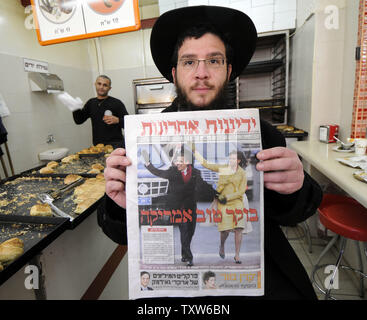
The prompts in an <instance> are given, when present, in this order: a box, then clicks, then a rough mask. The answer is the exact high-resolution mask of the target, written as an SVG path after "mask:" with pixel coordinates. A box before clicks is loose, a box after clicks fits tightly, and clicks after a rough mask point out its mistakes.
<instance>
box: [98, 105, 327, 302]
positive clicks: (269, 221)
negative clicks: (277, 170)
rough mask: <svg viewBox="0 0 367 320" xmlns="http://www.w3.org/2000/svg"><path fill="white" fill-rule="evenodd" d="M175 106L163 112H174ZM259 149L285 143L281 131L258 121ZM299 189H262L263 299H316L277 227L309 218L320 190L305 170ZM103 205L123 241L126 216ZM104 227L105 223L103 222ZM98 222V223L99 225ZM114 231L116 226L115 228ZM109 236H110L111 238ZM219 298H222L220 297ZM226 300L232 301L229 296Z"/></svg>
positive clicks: (110, 205)
mask: <svg viewBox="0 0 367 320" xmlns="http://www.w3.org/2000/svg"><path fill="white" fill-rule="evenodd" d="M175 111H178V110H177V106H176V105H172V106H170V107H168V108H167V109H166V110H164V112H175ZM261 138H262V145H263V149H269V148H273V147H277V146H283V147H285V146H286V143H285V139H284V137H283V136H282V134H281V133H280V132H279V131H277V130H276V129H275V128H274V127H273V126H271V125H270V124H269V123H267V122H265V121H261ZM304 174H305V179H304V183H303V186H302V188H301V189H300V190H299V191H297V192H295V193H294V194H291V195H281V194H279V193H277V192H274V191H271V190H268V189H266V188H265V190H264V217H265V218H264V219H265V220H264V250H265V296H264V297H263V299H313V300H315V299H317V298H316V294H315V292H314V289H313V287H312V284H311V282H310V280H309V277H308V275H307V272H306V270H305V269H304V267H303V265H302V263H301V262H300V261H299V259H298V257H297V255H296V253H295V252H294V250H293V248H292V247H291V245H290V244H289V242H288V240H287V239H286V237H285V236H284V234H283V232H282V230H281V228H280V226H289V225H295V224H297V223H299V222H302V221H305V220H306V219H307V218H309V217H311V216H312V215H313V214H314V213H315V212H316V209H317V208H318V206H319V205H320V203H321V200H322V190H321V188H320V186H319V185H318V184H317V182H315V181H314V180H313V179H312V178H311V177H310V176H309V175H308V174H307V173H306V172H305V173H304ZM104 200H105V202H104V203H103V208H104V210H106V211H105V215H106V217H108V219H109V221H110V222H111V225H114V224H115V225H116V224H118V225H119V227H118V236H117V234H115V235H114V238H115V239H118V240H119V241H117V242H118V243H122V244H127V236H126V215H125V212H124V210H123V209H121V208H120V207H118V206H117V205H116V204H115V202H113V201H112V200H111V199H110V198H109V197H107V196H105V199H104ZM103 224H104V228H106V227H107V225H108V224H109V222H107V221H105V222H104V223H103ZM103 224H102V225H103ZM116 230H117V229H116ZM111 238H112V237H111ZM222 298H223V297H222ZM230 299H232V300H236V299H234V298H233V297H231V298H230Z"/></svg>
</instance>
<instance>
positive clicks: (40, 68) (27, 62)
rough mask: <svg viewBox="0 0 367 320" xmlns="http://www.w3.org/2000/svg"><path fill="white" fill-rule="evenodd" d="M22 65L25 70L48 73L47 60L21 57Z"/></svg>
mask: <svg viewBox="0 0 367 320" xmlns="http://www.w3.org/2000/svg"><path fill="white" fill-rule="evenodd" d="M23 67H24V71H26V72H42V73H48V62H44V61H38V60H33V59H27V58H23Z"/></svg>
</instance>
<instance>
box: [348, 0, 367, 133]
mask: <svg viewBox="0 0 367 320" xmlns="http://www.w3.org/2000/svg"><path fill="white" fill-rule="evenodd" d="M366 19H367V2H366V1H365V0H360V5H359V27H358V43H357V47H360V48H361V49H360V50H361V51H360V52H361V56H360V60H359V62H357V68H356V80H355V89H354V104H353V117H352V131H351V137H352V138H365V137H366V130H367V20H366Z"/></svg>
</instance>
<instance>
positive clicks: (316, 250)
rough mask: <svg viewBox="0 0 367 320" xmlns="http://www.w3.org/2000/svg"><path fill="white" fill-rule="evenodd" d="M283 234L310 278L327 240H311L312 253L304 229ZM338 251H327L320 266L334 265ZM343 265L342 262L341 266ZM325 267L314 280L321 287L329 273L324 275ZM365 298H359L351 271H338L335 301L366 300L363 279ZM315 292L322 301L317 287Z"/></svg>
mask: <svg viewBox="0 0 367 320" xmlns="http://www.w3.org/2000/svg"><path fill="white" fill-rule="evenodd" d="M283 232H284V233H285V234H286V236H287V238H288V240H289V242H290V244H291V246H292V247H293V249H294V250H295V252H296V253H297V255H298V257H299V259H300V260H301V262H302V263H303V266H304V267H305V269H306V271H307V273H308V275H309V277H310V278H311V274H312V270H313V267H314V265H315V263H316V261H317V259H318V257H319V255H320V254H321V252H322V251H323V249H324V248H325V246H326V244H327V240H323V239H320V238H314V237H312V238H311V243H312V252H311V253H310V252H309V244H308V242H307V239H306V237H305V236H304V235H305V231H304V228H302V226H300V225H298V226H297V227H292V228H291V227H287V228H283ZM337 255H338V249H337V248H332V249H331V250H329V252H328V253H327V255H326V256H325V257H324V258H323V260H322V261H321V264H322V265H324V264H326V265H327V264H335V262H336V260H337ZM362 259H364V260H363V263H364V265H365V264H366V259H365V257H363V256H362ZM343 263H345V262H343V260H342V264H343ZM324 270H325V267H324V268H320V269H319V270H318V271H317V273H316V277H315V280H316V281H317V282H318V283H319V284H320V285H322V284H323V283H324V281H325V278H326V277H327V276H330V274H331V273H324ZM364 285H365V297H364V299H362V298H361V297H360V296H359V284H358V279H357V277H356V274H355V273H354V272H352V271H347V270H343V269H341V270H339V289H338V290H336V289H335V290H332V296H334V297H335V299H337V300H367V281H366V279H365V284H364ZM314 288H315V292H316V294H317V296H318V298H319V299H320V300H324V294H322V293H321V292H320V291H319V290H318V289H317V287H315V286H314Z"/></svg>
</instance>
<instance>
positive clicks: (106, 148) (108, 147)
mask: <svg viewBox="0 0 367 320" xmlns="http://www.w3.org/2000/svg"><path fill="white" fill-rule="evenodd" d="M112 151H113V147H112V146H111V145H110V144H108V145H106V146H105V147H104V152H106V153H111V152H112Z"/></svg>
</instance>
